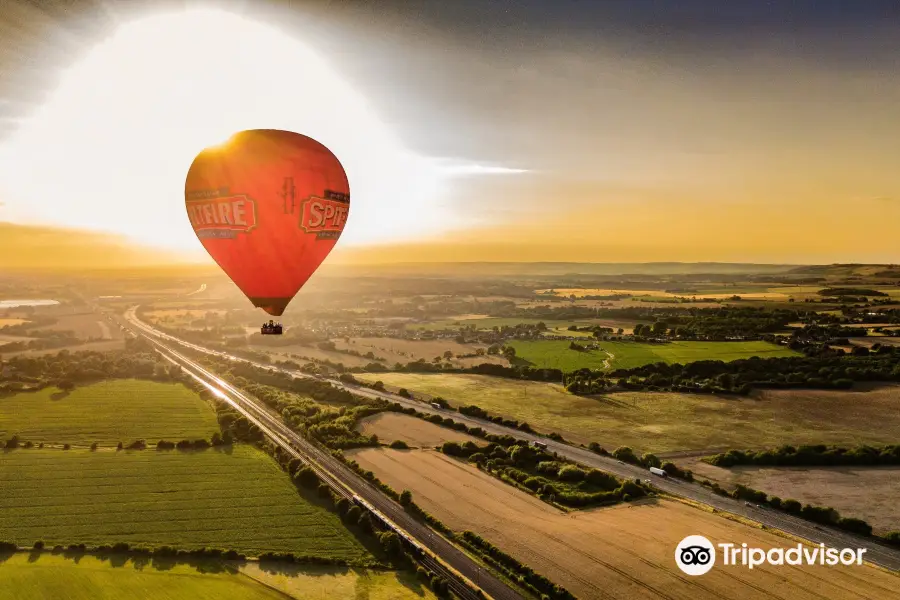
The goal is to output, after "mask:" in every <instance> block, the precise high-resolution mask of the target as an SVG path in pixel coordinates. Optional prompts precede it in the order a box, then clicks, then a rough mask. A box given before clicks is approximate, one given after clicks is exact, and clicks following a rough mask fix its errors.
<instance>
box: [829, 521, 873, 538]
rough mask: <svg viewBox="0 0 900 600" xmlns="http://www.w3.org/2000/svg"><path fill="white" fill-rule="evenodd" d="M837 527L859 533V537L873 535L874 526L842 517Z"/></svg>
mask: <svg viewBox="0 0 900 600" xmlns="http://www.w3.org/2000/svg"><path fill="white" fill-rule="evenodd" d="M837 526H838V527H840V528H841V529H844V530H846V531H852V532H853V533H857V534H859V535H865V536H869V535H872V526H871V525H869V524H868V523H866V522H865V521H863V520H862V519H855V518H853V517H841V518H840V519H838V522H837Z"/></svg>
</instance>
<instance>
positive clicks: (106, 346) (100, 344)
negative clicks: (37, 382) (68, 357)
mask: <svg viewBox="0 0 900 600" xmlns="http://www.w3.org/2000/svg"><path fill="white" fill-rule="evenodd" d="M23 339H27V338H19V339H18V340H15V341H22V340H23ZM124 348H125V340H123V339H118V340H102V341H97V342H84V343H80V344H75V345H72V346H65V347H63V348H45V349H43V350H19V351H16V352H6V353H2V350H3V348H2V347H0V353H2V354H3V356H4V358H9V357H11V356H29V357H34V356H47V355H50V354H58V353H59V352H60V351H62V350H68V351H69V352H87V351H91V352H109V351H112V350H123V349H124Z"/></svg>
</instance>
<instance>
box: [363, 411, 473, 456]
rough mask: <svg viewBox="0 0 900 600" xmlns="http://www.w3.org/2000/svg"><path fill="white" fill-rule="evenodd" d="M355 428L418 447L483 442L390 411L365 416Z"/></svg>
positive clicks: (380, 437) (379, 437)
mask: <svg viewBox="0 0 900 600" xmlns="http://www.w3.org/2000/svg"><path fill="white" fill-rule="evenodd" d="M356 429H357V430H358V431H360V432H362V433H363V434H365V435H372V434H373V433H374V434H375V435H377V436H378V439H379V440H380V441H382V442H386V443H390V442H393V441H394V440H403V441H404V442H406V443H407V444H409V445H410V446H415V447H418V448H432V447H434V446H438V445H440V444H443V443H444V442H469V441H471V442H474V443H476V444H478V443H483V440H479V439H478V438H476V437H473V436H471V435H468V434H466V433H462V432H461V431H454V430H452V429H448V428H447V427H440V426H438V425H435V424H434V423H429V422H428V421H423V420H422V419H418V418H416V417H410V416H409V415H401V414H398V413H392V412H383V413H378V414H377V415H372V416H371V417H366V418H365V419H362V420H361V421H360V422H359V423H358V424H357V426H356Z"/></svg>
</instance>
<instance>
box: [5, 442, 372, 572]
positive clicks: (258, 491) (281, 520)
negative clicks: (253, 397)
mask: <svg viewBox="0 0 900 600" xmlns="http://www.w3.org/2000/svg"><path fill="white" fill-rule="evenodd" d="M0 489H3V494H2V495H0V540H8V541H12V542H16V543H17V544H19V545H20V546H31V545H32V544H33V543H34V542H35V541H36V540H43V541H44V542H45V543H46V544H47V545H48V546H53V545H56V544H62V545H68V544H73V543H74V544H77V543H84V544H87V545H100V544H114V543H116V542H127V543H133V544H142V545H146V546H162V545H169V546H175V547H178V548H199V547H203V546H209V547H213V548H226V549H227V548H233V549H235V550H237V551H239V552H244V553H246V554H248V555H256V554H259V553H261V552H264V551H269V550H271V551H276V552H294V553H296V554H301V555H310V556H322V557H326V556H327V557H335V558H344V559H347V560H350V561H356V562H360V561H367V560H369V559H371V555H370V554H369V553H368V552H367V551H366V550H365V548H363V546H362V545H361V544H360V543H359V542H358V541H357V540H356V538H354V537H353V535H352V534H351V533H350V532H349V531H348V530H347V529H346V528H345V527H344V526H343V525H342V524H341V522H340V519H339V518H338V517H337V516H336V515H334V514H333V513H331V512H329V511H327V510H325V509H324V508H322V507H319V506H317V505H314V504H311V503H309V502H308V501H306V500H304V499H303V498H302V497H301V496H300V495H299V494H298V493H297V490H296V488H295V487H294V485H293V484H292V483H291V481H290V479H289V478H288V476H287V475H285V474H284V473H283V472H282V471H281V469H280V468H279V467H278V465H277V464H276V463H275V462H274V461H273V460H272V459H271V458H270V457H269V456H267V455H266V454H263V453H262V452H260V451H259V450H256V449H255V448H252V447H249V446H243V445H237V446H234V447H233V448H230V449H227V450H217V449H211V450H206V451H201V452H180V451H174V450H173V451H163V452H160V451H157V450H149V449H148V450H136V451H121V452H115V451H100V452H91V451H89V450H70V451H64V450H37V449H30V450H25V449H19V450H13V451H11V452H4V453H3V454H0Z"/></svg>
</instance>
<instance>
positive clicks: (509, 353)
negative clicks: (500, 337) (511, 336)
mask: <svg viewBox="0 0 900 600" xmlns="http://www.w3.org/2000/svg"><path fill="white" fill-rule="evenodd" d="M503 356H505V357H506V358H507V359H508V360H512V359H514V358H515V357H516V349H515V348H513V347H512V346H504V347H503Z"/></svg>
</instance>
